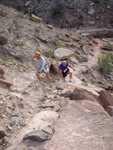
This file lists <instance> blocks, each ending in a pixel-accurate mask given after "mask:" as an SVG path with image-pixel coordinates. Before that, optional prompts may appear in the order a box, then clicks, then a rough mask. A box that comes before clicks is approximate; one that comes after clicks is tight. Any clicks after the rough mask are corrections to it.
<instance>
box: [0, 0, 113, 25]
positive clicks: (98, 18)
mask: <svg viewBox="0 0 113 150" xmlns="http://www.w3.org/2000/svg"><path fill="white" fill-rule="evenodd" d="M0 3H1V4H5V5H7V6H12V7H14V8H16V9H18V10H20V11H23V12H24V11H25V8H24V6H25V5H26V4H27V3H29V4H28V5H27V9H30V10H31V12H32V13H34V14H35V15H38V16H39V17H42V18H43V20H44V21H45V22H47V23H50V24H54V25H55V26H58V27H62V28H64V27H68V28H74V27H76V28H81V27H105V26H106V27H111V26H112V23H113V19H112V16H113V11H112V9H113V1H112V0H108V1H106V0H60V1H57V0H11V1H8V0H1V1H0ZM45 12H46V13H45Z"/></svg>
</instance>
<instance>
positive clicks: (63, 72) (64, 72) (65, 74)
mask: <svg viewBox="0 0 113 150" xmlns="http://www.w3.org/2000/svg"><path fill="white" fill-rule="evenodd" d="M69 72H70V70H69V68H67V69H66V71H62V75H63V77H64V78H65V77H66V76H67V75H68V74H69Z"/></svg>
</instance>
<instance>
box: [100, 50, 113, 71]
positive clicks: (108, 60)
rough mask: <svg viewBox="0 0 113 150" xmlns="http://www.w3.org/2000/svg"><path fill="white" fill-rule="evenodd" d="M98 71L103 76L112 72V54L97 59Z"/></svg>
mask: <svg viewBox="0 0 113 150" xmlns="http://www.w3.org/2000/svg"><path fill="white" fill-rule="evenodd" d="M98 64H99V69H100V71H101V72H102V73H103V74H109V73H111V72H112V71H113V54H112V53H108V54H102V55H100V56H99V57H98Z"/></svg>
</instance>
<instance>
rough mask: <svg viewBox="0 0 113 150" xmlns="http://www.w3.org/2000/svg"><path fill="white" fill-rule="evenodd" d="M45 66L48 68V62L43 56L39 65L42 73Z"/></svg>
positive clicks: (38, 67)
mask: <svg viewBox="0 0 113 150" xmlns="http://www.w3.org/2000/svg"><path fill="white" fill-rule="evenodd" d="M45 66H46V60H45V58H44V57H43V56H41V57H40V59H39V60H38V64H37V69H38V71H40V72H42V71H44V70H45Z"/></svg>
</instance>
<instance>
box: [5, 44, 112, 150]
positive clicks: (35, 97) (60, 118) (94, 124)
mask: <svg viewBox="0 0 113 150" xmlns="http://www.w3.org/2000/svg"><path fill="white" fill-rule="evenodd" d="M96 50H97V51H98V47H97V49H96ZM96 54H97V53H95V59H94V60H96V57H97V55H96ZM90 61H92V59H89V61H88V62H87V65H88V64H89V62H90ZM84 64H85V65H86V63H84ZM84 64H83V65H84ZM95 64H96V62H95V61H94V62H92V64H90V65H91V66H89V67H92V66H93V65H95ZM79 69H80V67H79ZM75 73H77V72H73V74H75ZM28 77H29V80H28ZM17 81H21V82H17ZM23 83H24V84H23ZM14 84H15V85H16V86H15V88H14V89H12V90H13V91H12V94H13V95H15V94H16V96H17V97H18V96H19V95H21V96H23V97H24V99H25V101H24V105H25V108H24V110H27V111H28V109H29V111H30V110H31V111H33V112H30V113H31V116H29V115H27V116H28V120H27V124H26V125H25V126H24V127H23V129H21V130H20V131H19V132H15V133H14V135H13V136H12V138H11V139H10V142H9V143H12V146H11V147H10V148H8V149H7V150H27V149H30V150H35V149H36V150H48V149H49V150H57V149H58V150H75V149H76V150H84V149H88V150H93V149H96V150H101V149H102V150H112V146H113V142H112V141H113V129H112V127H113V120H112V118H111V117H110V116H109V114H107V112H105V110H104V108H103V107H102V106H101V105H100V104H99V102H98V100H97V96H98V95H99V91H101V90H102V89H101V88H99V87H96V86H94V85H91V84H89V85H84V83H83V81H81V80H80V79H79V78H77V77H75V76H74V78H73V81H72V83H70V82H69V81H68V79H67V81H66V82H63V81H54V82H51V83H49V84H48V83H46V82H43V81H41V82H38V81H36V80H35V78H33V72H30V73H25V74H22V75H21V76H18V77H17V78H15V79H14ZM26 87H27V88H26ZM76 88H77V89H78V90H76ZM74 89H75V90H76V91H79V90H80V91H82V90H83V91H82V93H83V98H82V99H81V98H80V96H81V94H80V93H79V92H78V94H79V97H78V98H77V97H76V96H77V95H76V94H75V97H74V100H70V97H68V96H67V98H66V97H65V96H64V97H62V96H61V95H62V94H63V93H64V95H65V93H68V92H72V93H73V90H74ZM15 91H16V92H15ZM87 92H89V95H90V96H89V97H88V94H87ZM75 93H76V92H75ZM24 94H25V96H24ZM29 105H30V106H29ZM39 108H41V109H39ZM38 110H39V111H38ZM24 113H25V111H24ZM26 114H27V112H26ZM43 131H44V134H43ZM45 133H46V135H45ZM48 140H49V141H48Z"/></svg>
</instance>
